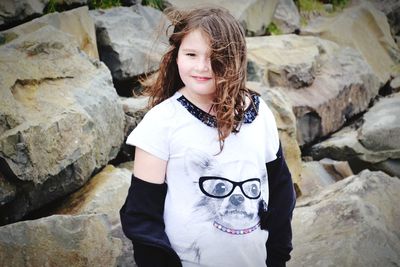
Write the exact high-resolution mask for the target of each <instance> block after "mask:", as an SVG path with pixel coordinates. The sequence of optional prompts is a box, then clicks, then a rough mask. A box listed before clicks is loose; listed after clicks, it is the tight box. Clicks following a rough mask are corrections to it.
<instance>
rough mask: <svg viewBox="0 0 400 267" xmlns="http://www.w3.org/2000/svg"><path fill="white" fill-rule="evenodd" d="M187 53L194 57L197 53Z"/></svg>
mask: <svg viewBox="0 0 400 267" xmlns="http://www.w3.org/2000/svg"><path fill="white" fill-rule="evenodd" d="M186 55H187V56H189V57H194V56H195V55H196V54H194V53H187V54H186Z"/></svg>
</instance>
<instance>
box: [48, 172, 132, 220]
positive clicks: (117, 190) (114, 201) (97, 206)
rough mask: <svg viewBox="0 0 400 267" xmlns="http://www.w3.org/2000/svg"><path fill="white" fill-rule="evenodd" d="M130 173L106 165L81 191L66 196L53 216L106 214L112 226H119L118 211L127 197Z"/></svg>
mask: <svg viewBox="0 0 400 267" xmlns="http://www.w3.org/2000/svg"><path fill="white" fill-rule="evenodd" d="M131 175H132V172H131V171H129V170H127V169H119V168H115V167H114V166H112V165H107V166H106V167H104V169H103V170H102V171H101V172H99V173H98V174H97V175H95V176H94V177H92V178H91V179H90V181H89V182H88V183H86V184H85V185H84V186H83V187H82V188H81V189H79V190H78V191H76V192H74V193H73V194H71V195H70V196H68V197H67V198H66V199H65V200H64V201H63V205H62V206H60V207H59V208H58V209H57V211H56V212H55V214H67V215H83V214H101V213H104V214H107V217H108V219H109V221H110V223H111V224H112V225H116V224H119V223H120V221H119V210H120V208H121V207H122V205H123V204H124V202H125V199H126V196H127V195H128V189H129V186H130V184H131Z"/></svg>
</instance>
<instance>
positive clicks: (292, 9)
mask: <svg viewBox="0 0 400 267" xmlns="http://www.w3.org/2000/svg"><path fill="white" fill-rule="evenodd" d="M272 22H273V23H275V24H276V26H277V27H278V28H279V30H280V31H281V32H282V33H293V32H295V31H296V30H299V29H300V13H299V10H298V9H297V6H296V4H295V3H294V1H293V0H280V1H279V4H278V6H277V7H276V10H275V13H274V17H273V19H272Z"/></svg>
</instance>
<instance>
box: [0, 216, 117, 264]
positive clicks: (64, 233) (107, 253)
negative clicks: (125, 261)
mask: <svg viewBox="0 0 400 267" xmlns="http://www.w3.org/2000/svg"><path fill="white" fill-rule="evenodd" d="M110 231H111V229H110V225H109V222H108V221H107V215H105V214H93V215H81V216H69V215H55V216H50V217H45V218H42V219H39V220H33V221H23V222H18V223H14V224H9V225H6V226H3V227H0V266H4V267H11V266H12V267H15V266H63V267H68V266H74V267H75V266H76V267H84V266H117V265H116V259H117V258H118V256H120V253H121V241H120V240H118V239H115V238H113V237H112V236H111V235H110Z"/></svg>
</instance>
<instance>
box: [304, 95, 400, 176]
mask: <svg viewBox="0 0 400 267" xmlns="http://www.w3.org/2000/svg"><path fill="white" fill-rule="evenodd" d="M399 107H400V93H396V94H392V95H390V96H387V97H384V98H381V99H380V100H379V101H378V102H377V103H375V105H374V106H373V107H371V109H370V110H369V111H368V112H367V113H365V114H364V117H363V121H364V122H363V124H361V126H360V127H359V128H356V125H353V126H349V127H346V128H344V129H342V130H340V131H339V132H337V133H335V134H333V135H332V137H331V138H329V139H327V140H325V141H323V142H320V143H318V144H316V145H314V146H313V147H312V148H311V155H312V157H313V158H314V159H321V158H324V157H329V158H333V159H336V160H348V161H349V162H350V163H353V165H355V164H358V163H360V162H361V163H363V164H364V165H367V166H363V167H368V165H370V167H371V168H372V169H379V170H383V171H385V170H391V171H390V172H389V173H390V174H391V175H395V176H398V177H400V172H397V171H396V170H399V169H400V166H399V163H400V162H399V160H400V142H399V136H400V121H399V118H398V116H396V114H400V109H399ZM357 161H358V162H357ZM386 161H388V162H386Z"/></svg>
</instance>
